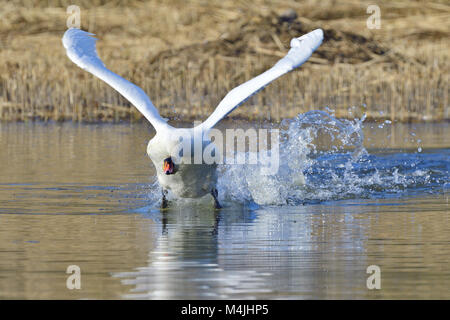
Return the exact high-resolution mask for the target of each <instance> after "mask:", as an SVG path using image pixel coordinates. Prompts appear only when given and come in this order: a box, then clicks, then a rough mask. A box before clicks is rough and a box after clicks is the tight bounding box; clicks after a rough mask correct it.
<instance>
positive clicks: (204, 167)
mask: <svg viewBox="0 0 450 320" xmlns="http://www.w3.org/2000/svg"><path fill="white" fill-rule="evenodd" d="M180 130H183V131H184V132H177V131H180ZM183 135H184V136H188V137H189V136H192V140H191V142H190V145H191V146H192V149H191V155H190V156H189V155H184V157H181V158H180V159H177V161H176V163H177V164H175V171H176V172H175V174H170V175H167V174H165V173H164V172H163V170H162V165H161V164H162V163H163V161H164V159H166V158H168V157H176V153H177V152H176V149H177V147H178V146H179V142H178V139H176V138H175V137H179V136H183ZM193 137H194V132H193V129H189V130H186V129H173V130H172V134H170V133H164V132H157V133H156V135H155V136H154V137H153V139H151V140H150V142H149V143H148V146H147V154H148V155H149V157H150V159H151V160H152V162H153V164H154V165H155V168H156V173H157V176H158V181H159V183H160V184H161V186H162V188H163V189H164V190H171V191H172V192H173V193H174V194H175V195H176V196H178V197H181V198H199V197H202V196H204V195H206V194H208V193H210V192H211V190H212V189H214V188H215V185H216V182H217V174H216V167H217V164H214V163H213V164H206V163H202V164H195V159H194V150H193V147H194V141H193ZM174 138H175V139H174ZM198 139H199V141H202V142H203V143H202V151H203V149H204V148H205V147H206V146H207V145H209V144H210V143H211V141H209V140H208V139H203V140H202V139H201V137H199V138H198Z"/></svg>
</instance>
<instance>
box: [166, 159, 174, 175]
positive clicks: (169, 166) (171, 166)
mask: <svg viewBox="0 0 450 320" xmlns="http://www.w3.org/2000/svg"><path fill="white" fill-rule="evenodd" d="M163 171H164V173H165V174H174V173H175V171H174V164H173V161H172V157H168V158H166V159H164V163H163Z"/></svg>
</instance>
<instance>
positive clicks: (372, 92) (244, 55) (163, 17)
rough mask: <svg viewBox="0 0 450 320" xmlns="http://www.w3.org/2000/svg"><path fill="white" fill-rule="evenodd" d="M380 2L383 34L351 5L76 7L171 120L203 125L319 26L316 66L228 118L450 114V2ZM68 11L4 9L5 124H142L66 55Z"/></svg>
mask: <svg viewBox="0 0 450 320" xmlns="http://www.w3.org/2000/svg"><path fill="white" fill-rule="evenodd" d="M378 2H379V3H378V5H379V6H380V8H381V15H382V20H381V23H382V25H381V29H379V30H376V29H374V30H370V29H368V28H367V27H366V20H367V18H368V16H369V15H368V14H367V13H366V8H367V6H368V5H369V4H371V3H370V2H365V1H363V2H357V1H354V0H349V1H342V2H341V1H339V2H337V1H332V0H328V1H320V2H316V1H304V2H294V1H291V0H281V1H278V2H271V1H264V0H256V1H245V0H240V1H230V0H222V1H201V0H193V1H181V0H174V1H149V2H141V1H137V0H129V1H96V0H91V1H79V2H78V4H79V5H80V7H81V22H82V29H84V30H87V31H90V32H93V33H96V34H97V37H98V38H99V39H100V41H99V42H98V51H99V55H100V57H101V58H102V59H103V61H104V62H105V64H106V65H107V66H108V67H109V68H110V69H111V70H113V71H114V72H116V73H118V74H119V75H121V76H123V77H125V78H127V79H129V80H130V81H132V82H134V83H136V84H138V85H139V86H141V87H142V88H143V89H144V91H146V92H147V93H148V95H149V96H150V98H151V99H152V101H153V102H154V104H155V105H156V106H157V107H158V108H159V110H160V113H161V114H162V115H163V116H166V117H170V118H172V119H182V120H189V119H205V118H206V117H207V116H208V115H209V114H210V113H211V112H212V110H214V108H215V106H216V105H217V104H218V102H219V101H220V100H221V99H222V97H223V96H224V95H225V94H226V93H227V92H228V91H229V90H231V89H232V88H233V87H235V86H237V85H239V84H240V83H242V82H244V81H246V80H248V79H250V78H252V77H254V76H256V75H258V74H259V73H261V72H263V71H264V70H265V69H267V68H269V67H270V66H272V65H273V64H274V63H275V62H276V61H277V59H279V58H280V57H282V56H284V54H285V53H286V52H287V51H288V47H289V41H290V39H291V38H292V37H294V36H299V35H301V34H304V33H306V32H308V31H311V30H312V29H315V28H317V27H320V28H322V29H324V31H325V41H324V43H323V45H322V46H321V47H320V48H319V50H318V51H317V52H316V53H315V54H314V55H313V56H312V57H311V59H310V61H309V62H308V63H306V64H305V65H303V66H302V68H301V69H300V70H297V71H294V72H292V73H290V74H289V75H286V76H284V77H282V78H281V79H279V80H277V81H275V82H274V83H272V84H271V85H270V86H268V87H267V88H266V89H265V90H264V91H262V92H260V93H259V94H258V95H256V96H254V97H253V98H251V99H250V100H249V101H247V102H246V104H245V105H244V106H243V107H241V108H238V109H236V110H235V111H234V112H233V113H232V114H231V115H230V116H232V117H240V118H245V119H266V118H271V119H274V120H279V119H282V118H286V117H292V116H295V115H296V114H298V113H301V112H305V111H307V110H312V109H324V108H326V107H329V108H330V109H334V110H335V111H336V114H337V115H338V116H342V117H353V116H361V114H362V113H366V114H367V116H368V117H369V118H372V119H379V118H382V119H384V118H386V119H390V120H399V121H439V120H448V119H450V112H449V107H448V75H449V64H448V58H449V57H448V55H449V40H448V39H449V30H450V28H449V27H450V22H449V21H450V19H449V18H450V6H448V5H446V4H445V3H439V2H418V1H417V2H416V1H396V2H391V1H378ZM70 4H71V3H69V2H68V1H51V0H49V1H42V2H41V4H40V6H39V7H28V1H12V2H9V1H8V2H5V3H1V12H0V119H1V120H7V121H8V120H9V121H16V120H20V121H26V120H45V121H46V120H57V121H64V120H73V121H88V122H95V121H120V120H131V121H135V120H139V119H140V118H141V115H140V114H139V112H138V111H137V110H136V109H135V108H133V107H131V106H130V104H129V103H128V102H127V101H126V100H125V99H123V98H122V97H121V96H120V95H119V94H118V93H117V92H115V91H114V90H113V89H111V88H110V87H108V86H107V85H106V84H104V83H103V82H101V81H100V80H98V79H95V78H94V77H93V76H92V75H90V74H88V73H87V72H85V71H83V70H81V69H79V68H78V67H76V66H75V65H74V64H73V63H72V62H71V61H70V60H69V59H68V58H67V57H66V56H65V52H64V48H63V47H62V44H61V37H62V35H63V33H64V31H65V29H66V18H67V14H66V12H65V8H66V7H67V6H68V5H70ZM289 9H290V11H286V10H289ZM294 12H295V14H294ZM353 106H356V108H354V107H353ZM352 107H353V108H352Z"/></svg>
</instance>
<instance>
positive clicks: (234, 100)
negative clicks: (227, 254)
mask: <svg viewBox="0 0 450 320" xmlns="http://www.w3.org/2000/svg"><path fill="white" fill-rule="evenodd" d="M93 35H94V34H92V33H88V32H85V31H82V30H80V29H75V28H71V29H68V30H67V31H66V32H65V34H64V36H63V38H62V42H63V45H64V47H65V48H66V53H67V56H68V57H69V58H70V60H72V62H74V63H75V64H76V65H78V66H79V67H81V68H82V69H84V70H86V71H88V72H90V73H92V74H93V75H94V76H96V77H98V78H100V79H101V80H103V81H104V82H106V83H107V84H109V85H110V86H111V87H113V88H114V89H115V90H117V91H118V92H119V93H120V94H121V95H123V96H124V97H125V98H126V99H127V100H128V101H130V102H131V103H132V104H133V105H134V106H135V107H136V108H137V109H138V110H139V111H140V112H141V113H142V114H143V115H144V117H145V118H146V119H147V120H148V121H149V122H150V123H151V124H152V125H153V127H154V128H155V130H156V135H155V136H154V137H153V139H151V140H150V142H149V143H148V147H147V154H148V155H149V157H150V159H151V160H152V162H153V164H154V165H155V168H156V172H157V176H158V180H159V183H160V185H161V186H162V190H163V191H162V193H163V194H162V207H166V206H167V200H166V194H167V190H171V191H172V192H173V193H174V194H175V195H176V196H178V197H184V198H198V197H202V196H204V195H206V194H207V193H210V194H211V195H212V196H213V198H214V203H215V207H216V208H220V204H219V201H218V199H217V197H218V192H217V189H216V182H217V175H216V166H217V165H216V164H215V163H213V164H207V163H205V162H204V161H202V162H200V164H195V161H194V164H193V163H192V161H190V160H191V159H192V158H194V154H195V152H190V154H189V152H186V154H184V155H183V154H181V153H176V152H174V151H175V150H178V151H179V148H180V141H181V140H185V142H186V140H188V139H191V142H192V143H191V144H190V145H191V146H193V145H195V141H202V143H201V146H200V147H201V149H200V151H202V150H204V149H205V148H206V147H207V146H209V145H210V144H211V145H212V142H211V141H210V140H209V138H208V132H209V130H210V129H211V128H212V127H213V126H214V125H216V124H217V123H218V122H219V121H220V120H221V119H223V118H224V117H225V116H227V115H228V114H229V113H230V112H231V111H233V110H234V109H235V108H236V107H238V106H239V105H240V104H242V103H243V102H244V101H245V100H247V99H248V98H249V97H250V96H252V95H253V94H255V93H256V92H257V91H259V90H261V89H262V88H264V87H265V86H266V85H267V84H269V83H270V82H272V81H273V80H275V79H277V78H278V77H280V76H282V75H283V74H285V73H287V72H289V71H291V70H293V69H295V68H297V67H299V66H300V65H302V64H303V63H304V62H305V61H306V60H308V58H309V57H310V56H311V54H312V53H313V52H314V51H315V50H316V49H317V48H318V47H319V46H320V44H321V43H322V40H323V31H322V30H321V29H316V30H314V31H312V32H310V33H308V34H305V35H303V36H301V37H299V38H293V39H292V40H291V43H290V45H291V49H290V50H289V52H288V53H287V55H286V56H285V57H284V58H282V59H281V60H279V61H278V62H277V63H276V64H275V65H274V66H273V67H272V68H270V69H269V70H267V71H265V72H264V73H262V74H260V75H259V76H257V77H255V78H253V79H251V80H249V81H247V82H245V83H244V84H242V85H240V86H238V87H236V88H234V89H233V90H231V91H230V92H229V93H228V94H227V95H226V96H225V98H224V99H223V100H222V101H221V102H220V103H219V105H218V106H217V108H216V109H215V110H214V112H213V113H212V114H211V115H210V116H209V117H208V118H207V119H206V121H204V122H203V123H202V124H200V125H198V126H196V127H194V128H189V129H181V128H175V127H172V126H170V125H169V124H168V123H167V121H166V120H165V119H163V118H162V117H161V116H160V115H159V113H158V111H157V109H156V108H155V106H154V105H153V104H152V102H151V101H150V99H149V98H148V96H147V95H146V94H145V93H144V91H143V90H142V89H141V88H139V87H138V86H136V85H134V84H132V83H131V82H129V81H127V80H125V79H124V78H122V77H120V76H118V75H117V74H115V73H113V72H112V71H110V70H108V69H107V68H106V67H105V65H104V64H103V62H102V61H101V60H100V58H99V57H98V55H97V50H96V40H97V39H96V38H94V37H92V36H93ZM180 137H181V139H180ZM186 137H188V138H186ZM196 139H199V140H196ZM212 147H213V148H214V145H212ZM184 151H186V150H183V152H184ZM188 151H189V150H188ZM194 151H195V150H194ZM187 158H189V159H187ZM183 160H189V161H183Z"/></svg>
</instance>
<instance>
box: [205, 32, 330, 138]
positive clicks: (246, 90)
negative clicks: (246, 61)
mask: <svg viewBox="0 0 450 320" xmlns="http://www.w3.org/2000/svg"><path fill="white" fill-rule="evenodd" d="M322 40H323V31H322V29H316V30H314V31H311V32H310V33H307V34H305V35H303V36H301V37H300V38H293V39H292V40H291V49H290V50H289V52H288V53H287V55H286V56H285V57H284V58H282V59H281V60H279V61H278V62H277V63H276V64H275V65H274V66H273V67H272V68H270V69H269V70H267V71H266V72H264V73H262V74H260V75H259V76H257V77H255V78H253V79H251V80H249V81H247V82H245V83H244V84H241V85H240V86H238V87H236V88H234V89H233V90H231V91H230V92H229V93H228V94H227V95H226V96H225V98H223V100H222V101H221V102H220V103H219V105H218V106H217V108H216V110H214V112H213V113H212V114H211V115H210V116H209V118H208V119H206V121H205V122H203V123H202V124H201V125H200V126H201V127H202V129H203V130H209V129H211V128H212V127H213V126H214V125H215V124H216V123H217V122H219V121H220V120H221V119H223V118H224V117H226V116H227V115H228V114H229V113H230V112H231V111H233V110H234V109H235V108H236V107H238V106H239V105H240V104H242V103H243V102H245V100H247V99H248V98H249V97H251V96H252V95H253V94H255V93H256V92H258V91H259V90H261V89H263V88H264V87H265V86H266V85H268V84H269V83H270V82H272V81H273V80H275V79H277V78H278V77H280V76H282V75H283V74H285V73H288V72H289V71H292V70H294V69H295V68H297V67H299V66H301V65H302V64H303V63H304V62H305V61H306V60H308V58H309V57H310V56H311V54H312V53H313V52H314V51H315V50H316V49H317V48H318V47H319V46H320V44H321V43H322Z"/></svg>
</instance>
